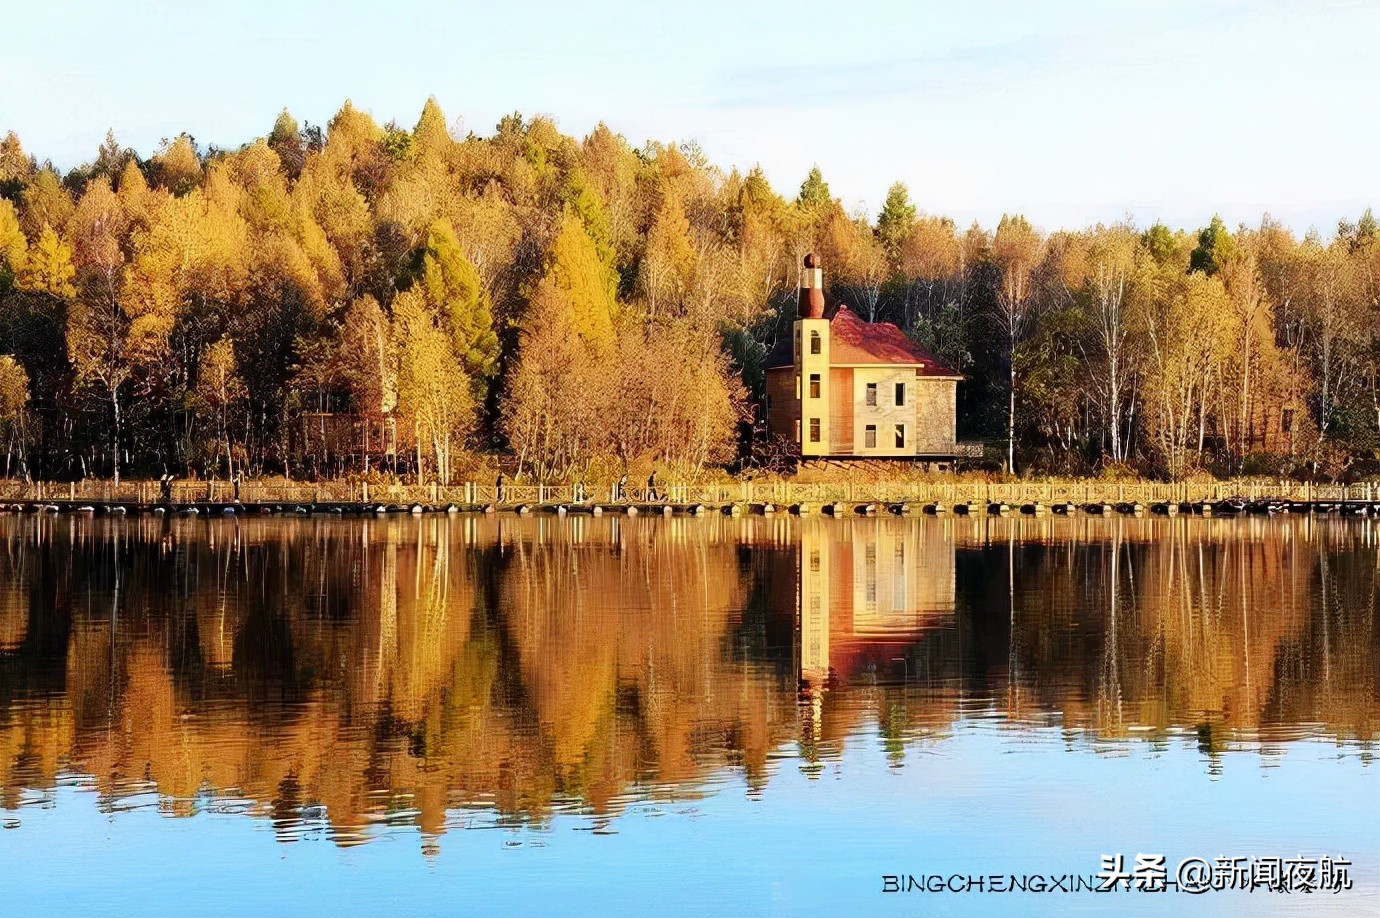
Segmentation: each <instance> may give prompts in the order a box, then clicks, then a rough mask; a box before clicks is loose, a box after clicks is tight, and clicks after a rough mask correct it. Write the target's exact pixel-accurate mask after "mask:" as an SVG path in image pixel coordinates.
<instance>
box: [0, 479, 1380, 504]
mask: <svg viewBox="0 0 1380 918" xmlns="http://www.w3.org/2000/svg"><path fill="white" fill-rule="evenodd" d="M577 487H579V486H572V485H542V484H509V485H505V486H504V488H503V489H502V494H500V493H499V492H498V489H497V488H496V487H495V486H493V485H480V484H477V483H475V482H465V483H462V484H457V485H454V486H451V487H441V486H439V485H434V484H433V485H403V484H392V485H377V484H373V485H370V484H365V483H363V482H347V481H330V482H301V483H296V482H290V483H273V484H264V483H258V482H244V483H242V484H241V485H240V486H239V490H238V499H239V500H241V501H243V502H244V503H246V504H301V505H308V504H321V503H360V504H373V503H377V504H425V505H431V506H437V505H442V506H444V505H446V504H457V505H476V504H490V503H493V504H500V505H504V506H511V505H516V504H566V503H580V502H582V501H581V500H580V498H581V496H583V502H585V503H599V504H625V503H674V504H701V503H702V504H730V503H765V502H770V503H775V504H781V505H787V506H788V505H792V504H799V503H804V504H815V505H819V504H824V503H831V502H834V501H842V502H869V501H873V502H877V503H898V502H902V501H907V502H911V503H916V504H925V503H930V502H932V501H939V502H942V503H944V504H950V505H952V504H957V503H972V504H989V503H993V502H1002V503H1008V504H1026V503H1033V502H1036V501H1039V502H1042V503H1046V504H1049V503H1055V502H1063V501H1067V502H1072V503H1076V504H1086V503H1095V502H1101V503H1113V504H1114V503H1121V502H1131V501H1139V502H1140V503H1143V504H1146V505H1149V504H1154V503H1160V502H1187V501H1217V500H1222V499H1226V498H1233V497H1239V498H1243V499H1246V500H1262V499H1264V500H1271V499H1278V500H1291V501H1310V502H1311V501H1343V500H1353V501H1380V482H1361V483H1357V484H1351V485H1319V484H1312V483H1308V482H1302V483H1301V482H1278V481H1274V482H1271V481H1261V480H1240V481H1218V482H1106V481H1054V482H1038V481H1031V482H1004V483H993V482H958V481H955V482H944V481H933V482H837V483H831V484H801V483H797V482H793V481H780V482H752V481H741V482H719V483H711V484H689V483H681V482H675V483H670V484H667V485H663V486H661V487H660V488H659V489H658V492H657V493H656V494H655V495H652V494H649V493H648V490H647V489H646V488H645V487H636V488H634V487H628V488H627V489H626V491H625V492H623V493H621V494H620V493H619V492H618V488H617V486H616V485H599V486H594V485H590V486H587V487H585V488H584V491H583V495H581V494H580V493H577V492H576V488H577ZM160 495H161V491H160V486H159V483H158V482H157V481H122V482H120V484H119V485H118V486H116V485H115V484H114V483H113V482H110V481H98V480H88V481H81V482H33V483H26V482H21V481H14V480H0V502H24V501H43V500H64V501H90V502H92V503H129V504H154V503H158V502H159V500H160ZM172 499H173V502H174V503H178V504H190V503H200V502H203V501H207V502H229V501H232V500H235V499H236V489H235V487H234V486H233V485H232V484H231V483H230V482H226V481H177V482H174V483H173V486H172Z"/></svg>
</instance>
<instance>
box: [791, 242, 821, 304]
mask: <svg viewBox="0 0 1380 918" xmlns="http://www.w3.org/2000/svg"><path fill="white" fill-rule="evenodd" d="M796 314H797V317H798V318H801V319H822V318H824V271H823V269H822V268H820V266H819V259H818V258H817V257H815V253H814V252H811V253H810V254H809V255H806V256H805V269H804V270H803V271H801V272H800V299H799V301H798V304H797V306H796Z"/></svg>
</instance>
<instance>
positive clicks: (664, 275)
mask: <svg viewBox="0 0 1380 918" xmlns="http://www.w3.org/2000/svg"><path fill="white" fill-rule="evenodd" d="M660 197H661V201H660V204H659V205H658V206H657V210H656V214H655V215H654V216H653V218H652V223H651V226H650V227H649V228H648V230H647V245H646V249H645V250H644V251H643V254H642V262H641V264H640V265H639V267H638V288H639V289H640V290H641V292H642V295H643V297H644V298H645V299H646V302H647V313H648V315H650V316H652V317H655V316H656V315H657V314H658V313H659V312H660V311H661V310H662V309H664V308H674V307H677V306H679V305H680V304H681V302H682V300H683V299H684V297H685V295H686V292H687V290H688V288H689V285H690V280H691V278H692V276H693V275H694V271H695V248H694V245H693V244H692V243H691V241H690V221H689V220H687V219H686V217H685V209H684V207H683V206H682V205H681V201H680V196H679V195H678V194H677V193H676V191H675V189H674V188H672V187H671V185H670V183H669V182H663V183H662V186H661V195H660Z"/></svg>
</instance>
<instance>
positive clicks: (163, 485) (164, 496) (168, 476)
mask: <svg viewBox="0 0 1380 918" xmlns="http://www.w3.org/2000/svg"><path fill="white" fill-rule="evenodd" d="M172 482H173V477H172V472H164V473H163V477H162V478H160V479H158V497H159V499H160V500H161V501H162V502H163V504H164V506H172Z"/></svg>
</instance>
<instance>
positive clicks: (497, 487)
mask: <svg viewBox="0 0 1380 918" xmlns="http://www.w3.org/2000/svg"><path fill="white" fill-rule="evenodd" d="M507 490H508V489H507V485H506V484H505V479H504V477H503V472H501V471H500V472H499V473H498V480H497V481H495V482H494V492H495V496H494V502H495V503H499V504H501V503H503V501H504V500H505V499H506V497H507V494H506V491H507Z"/></svg>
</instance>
